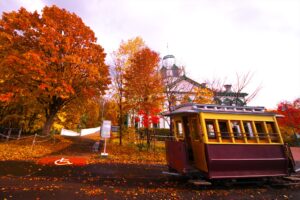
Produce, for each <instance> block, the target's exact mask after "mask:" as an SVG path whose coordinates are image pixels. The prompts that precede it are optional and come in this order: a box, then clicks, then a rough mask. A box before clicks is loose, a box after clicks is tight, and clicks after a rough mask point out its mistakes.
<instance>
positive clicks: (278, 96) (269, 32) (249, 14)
mask: <svg viewBox="0 0 300 200" xmlns="http://www.w3.org/2000/svg"><path fill="white" fill-rule="evenodd" d="M4 2H5V3H2V1H0V5H1V6H0V11H2V10H6V11H10V10H12V9H18V8H19V6H20V5H22V6H24V7H25V8H26V9H28V10H31V11H32V10H35V9H41V8H42V7H43V6H44V4H46V5H52V4H56V5H58V6H59V7H62V8H65V9H67V10H70V11H71V12H75V13H76V14H77V15H78V16H80V17H81V18H82V19H83V21H84V22H85V23H86V24H87V25H88V26H90V27H91V28H92V30H94V32H95V33H96V36H97V37H98V42H99V43H100V44H101V45H102V46H103V47H104V49H105V51H106V52H107V53H108V56H109V54H110V53H111V52H112V51H113V50H116V49H117V48H118V45H119V44H120V42H121V40H127V39H129V38H133V37H135V36H141V37H142V38H143V39H144V40H145V41H146V43H147V44H148V45H149V46H150V47H151V48H152V49H154V50H156V51H158V52H160V53H161V55H162V56H163V55H165V54H167V53H171V54H173V55H175V56H176V58H177V59H178V60H179V62H180V63H182V64H184V65H185V66H186V70H187V72H188V76H190V77H192V78H194V79H195V80H196V81H199V82H202V81H204V80H206V79H213V78H220V79H223V78H225V77H227V79H228V81H232V82H234V79H235V75H236V73H246V72H249V71H251V72H253V73H254V74H255V76H254V77H253V82H252V83H251V85H249V88H247V90H248V91H245V92H251V91H253V90H254V89H255V88H256V87H257V86H259V85H260V84H261V83H262V87H263V89H262V90H261V92H260V93H259V95H258V96H257V97H256V99H254V101H253V102H252V103H251V104H253V105H264V106H266V107H275V106H276V104H277V103H279V101H281V100H284V99H286V100H293V99H295V98H296V97H300V78H299V75H300V56H299V55H300V1H299V0H251V1H248V0H226V1H224V0H214V1H211V0H168V1H167V0H152V1H147V0H126V1H122V0H114V1H110V0H101V1H100V0H89V1H84V0H73V1H54V0H44V1H37V0H36V1H34V0H33V1H25V0H20V1H16V0H13V1H8V0H7V1H4ZM167 44H168V46H169V48H168V49H167V47H166V46H167ZM108 60H109V59H108Z"/></svg>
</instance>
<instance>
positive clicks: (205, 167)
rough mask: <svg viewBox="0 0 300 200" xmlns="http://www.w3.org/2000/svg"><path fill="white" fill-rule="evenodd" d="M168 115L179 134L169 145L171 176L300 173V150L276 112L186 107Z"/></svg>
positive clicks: (253, 176)
mask: <svg viewBox="0 0 300 200" xmlns="http://www.w3.org/2000/svg"><path fill="white" fill-rule="evenodd" d="M164 115H165V116H169V117H170V120H171V126H172V128H171V132H172V135H173V136H174V137H172V138H173V139H170V140H167V141H166V158H167V164H168V166H169V169H170V172H175V173H177V174H189V173H191V172H195V171H196V172H199V173H201V174H202V175H203V176H204V177H205V178H206V179H209V180H213V179H215V180H216V179H227V178H230V179H239V178H258V177H284V176H289V175H290V173H291V172H296V171H297V170H299V166H298V165H299V163H298V164H297V162H298V160H299V149H293V150H291V148H290V147H288V146H287V145H285V144H284V142H283V139H282V136H281V133H280V130H279V127H278V124H277V121H276V114H275V113H271V112H267V111H266V110H265V108H264V107H250V106H244V107H239V106H224V105H209V104H207V105H206V104H184V105H179V106H177V107H175V108H174V109H173V110H172V111H171V112H165V113H164ZM297 153H298V155H297V156H298V158H295V154H297ZM293 155H294V157H293ZM297 167H298V168H297Z"/></svg>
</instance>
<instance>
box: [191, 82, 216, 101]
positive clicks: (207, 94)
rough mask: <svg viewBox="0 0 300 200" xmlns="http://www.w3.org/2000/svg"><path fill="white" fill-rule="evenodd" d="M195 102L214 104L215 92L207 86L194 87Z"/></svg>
mask: <svg viewBox="0 0 300 200" xmlns="http://www.w3.org/2000/svg"><path fill="white" fill-rule="evenodd" d="M194 93H195V97H194V99H193V102H194V103H199V104H214V92H213V91H212V90H211V89H209V88H207V87H202V86H201V87H198V88H195V89H194Z"/></svg>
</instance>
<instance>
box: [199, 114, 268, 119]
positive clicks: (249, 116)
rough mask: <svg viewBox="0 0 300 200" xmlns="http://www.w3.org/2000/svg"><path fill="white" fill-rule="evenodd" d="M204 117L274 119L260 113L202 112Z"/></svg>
mask: <svg viewBox="0 0 300 200" xmlns="http://www.w3.org/2000/svg"><path fill="white" fill-rule="evenodd" d="M202 114H203V115H202V116H203V118H204V119H223V120H228V119H230V120H248V121H274V118H273V116H260V115H253V114H252V115H250V114H249V115H247V114H245V115H244V114H243V115H238V114H227V113H202Z"/></svg>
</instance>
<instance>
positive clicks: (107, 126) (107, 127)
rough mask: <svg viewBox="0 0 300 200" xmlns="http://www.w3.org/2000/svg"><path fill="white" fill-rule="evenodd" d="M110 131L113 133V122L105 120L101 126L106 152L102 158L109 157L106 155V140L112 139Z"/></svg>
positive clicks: (102, 154)
mask: <svg viewBox="0 0 300 200" xmlns="http://www.w3.org/2000/svg"><path fill="white" fill-rule="evenodd" d="M110 131H111V121H108V120H104V121H103V123H102V126H101V137H102V138H104V150H103V152H102V153H101V156H108V153H106V140H107V138H110Z"/></svg>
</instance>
